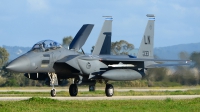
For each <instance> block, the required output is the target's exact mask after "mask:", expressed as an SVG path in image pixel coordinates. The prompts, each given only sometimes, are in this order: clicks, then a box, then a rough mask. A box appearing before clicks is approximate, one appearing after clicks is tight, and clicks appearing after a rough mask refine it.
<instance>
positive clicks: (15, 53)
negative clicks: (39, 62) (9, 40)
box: [3, 45, 31, 61]
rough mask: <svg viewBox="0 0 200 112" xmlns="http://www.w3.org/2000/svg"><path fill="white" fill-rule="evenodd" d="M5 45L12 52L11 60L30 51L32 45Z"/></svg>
mask: <svg viewBox="0 0 200 112" xmlns="http://www.w3.org/2000/svg"><path fill="white" fill-rule="evenodd" d="M3 47H4V48H5V49H6V50H7V51H8V53H9V54H10V56H9V61H11V60H13V59H15V58H17V57H19V56H21V55H22V54H24V53H26V52H28V51H29V50H30V49H31V47H19V46H6V45H3Z"/></svg>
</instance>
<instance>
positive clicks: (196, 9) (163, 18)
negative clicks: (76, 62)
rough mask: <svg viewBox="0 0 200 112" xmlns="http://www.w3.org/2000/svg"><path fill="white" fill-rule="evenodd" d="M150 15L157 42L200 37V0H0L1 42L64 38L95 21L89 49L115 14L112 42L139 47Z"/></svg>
mask: <svg viewBox="0 0 200 112" xmlns="http://www.w3.org/2000/svg"><path fill="white" fill-rule="evenodd" d="M146 14H155V15H156V21H155V47H163V46H170V45H176V44H186V43H196V42H200V0H162V1H161V0H0V46H2V45H9V46H23V47H32V46H33V44H35V43H36V42H38V41H40V40H45V39H51V40H55V41H57V42H59V43H61V42H62V39H63V37H65V36H70V35H71V36H73V37H74V36H75V34H76V33H77V31H78V30H79V29H80V27H81V26H82V25H83V24H95V26H94V28H93V30H92V33H91V34H90V36H89V38H88V40H87V42H86V44H85V45H84V47H83V49H84V50H85V52H90V49H91V46H92V45H94V44H95V43H96V40H97V38H98V36H99V33H100V30H101V27H102V25H103V22H104V18H103V17H102V16H107V15H109V16H113V29H112V41H119V40H121V39H123V40H126V41H128V42H130V43H132V44H134V45H135V47H136V48H138V47H139V44H140V41H141V39H142V35H143V33H144V30H145V27H146V23H147V20H148V19H147V17H146Z"/></svg>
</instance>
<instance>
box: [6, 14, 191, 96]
mask: <svg viewBox="0 0 200 112" xmlns="http://www.w3.org/2000/svg"><path fill="white" fill-rule="evenodd" d="M147 17H148V18H149V20H148V23H147V26H146V29H145V32H144V35H143V36H142V42H141V44H140V48H139V51H138V55H137V57H134V56H130V55H127V56H126V55H123V56H117V55H110V46H111V34H112V33H111V32H112V28H111V25H112V19H111V18H107V20H105V22H104V25H103V27H102V30H101V32H100V35H99V38H98V40H97V42H96V45H95V48H94V50H93V53H92V54H91V55H80V54H77V53H75V51H73V50H66V49H65V51H64V50H63V51H59V49H61V48H62V47H56V49H54V50H52V52H49V51H46V49H45V52H44V53H43V54H42V53H41V54H42V55H39V53H38V52H37V51H39V52H41V50H40V49H41V48H40V47H35V46H34V47H33V48H32V50H31V51H30V52H28V53H26V54H25V55H23V56H21V57H19V58H17V59H16V60H14V61H13V62H11V63H10V64H9V65H8V66H7V69H10V70H13V71H18V72H23V73H27V74H25V76H27V77H29V78H31V79H37V78H38V80H39V78H41V80H46V78H47V77H49V80H50V82H51V85H52V90H51V96H52V97H54V96H55V95H56V91H55V88H54V85H57V83H58V84H59V81H58V80H59V79H67V78H74V83H73V84H71V85H70V87H69V93H70V95H71V96H76V95H77V94H78V87H77V85H78V84H83V85H95V84H96V82H100V83H103V82H104V83H105V84H106V87H105V94H106V96H108V97H111V96H113V94H114V87H113V85H111V84H109V83H108V82H109V81H110V80H114V81H130V80H137V79H141V78H142V77H143V76H145V71H146V70H147V69H149V68H155V67H163V66H179V65H189V60H164V59H154V55H153V46H154V22H155V19H154V18H155V16H154V15H152V14H148V15H147ZM81 38H82V37H81ZM79 39H80V38H79ZM74 40H77V39H74ZM74 40H73V41H74ZM73 41H72V43H73ZM77 42H78V41H76V42H75V43H76V44H72V43H71V44H72V45H71V44H70V46H73V45H77V46H78V44H79V43H77ZM41 43H43V41H42V42H39V43H38V44H36V45H38V46H40V44H41ZM43 46H44V45H43ZM59 46H60V45H59ZM70 46H69V49H77V48H74V47H70ZM35 48H36V50H34V49H35ZM42 49H43V48H42ZM78 49H80V47H78ZM66 51H68V52H69V53H68V52H66ZM42 52H43V51H42ZM62 52H66V53H63V54H62ZM61 54H62V55H61ZM54 55H55V56H54ZM38 60H39V61H38ZM169 61H172V62H182V63H178V64H160V63H158V62H169ZM36 62H38V63H36ZM30 66H31V68H27V67H30ZM32 77H34V78H32Z"/></svg>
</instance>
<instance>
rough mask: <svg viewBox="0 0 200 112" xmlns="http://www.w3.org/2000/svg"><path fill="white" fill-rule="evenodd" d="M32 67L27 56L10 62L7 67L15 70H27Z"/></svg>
mask: <svg viewBox="0 0 200 112" xmlns="http://www.w3.org/2000/svg"><path fill="white" fill-rule="evenodd" d="M29 67H30V60H29V59H28V58H27V56H21V57H19V58H17V59H15V60H13V61H12V62H10V63H9V64H8V66H7V67H6V69H8V70H11V71H15V72H27V71H28V69H29Z"/></svg>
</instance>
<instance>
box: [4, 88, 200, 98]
mask: <svg viewBox="0 0 200 112" xmlns="http://www.w3.org/2000/svg"><path fill="white" fill-rule="evenodd" d="M144 95H200V90H198V89H197V90H188V91H178V90H177V91H132V90H130V91H126V92H119V91H115V92H114V96H144ZM14 96H16V97H22V96H23V97H49V96H50V92H17V91H9V92H0V97H14ZM56 96H57V97H67V96H70V95H69V92H67V91H61V92H57V94H56ZM77 96H82V97H89V96H93V97H95V96H96V97H97V96H105V92H104V91H103V90H96V91H95V92H89V91H81V92H79V93H78V95H77Z"/></svg>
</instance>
